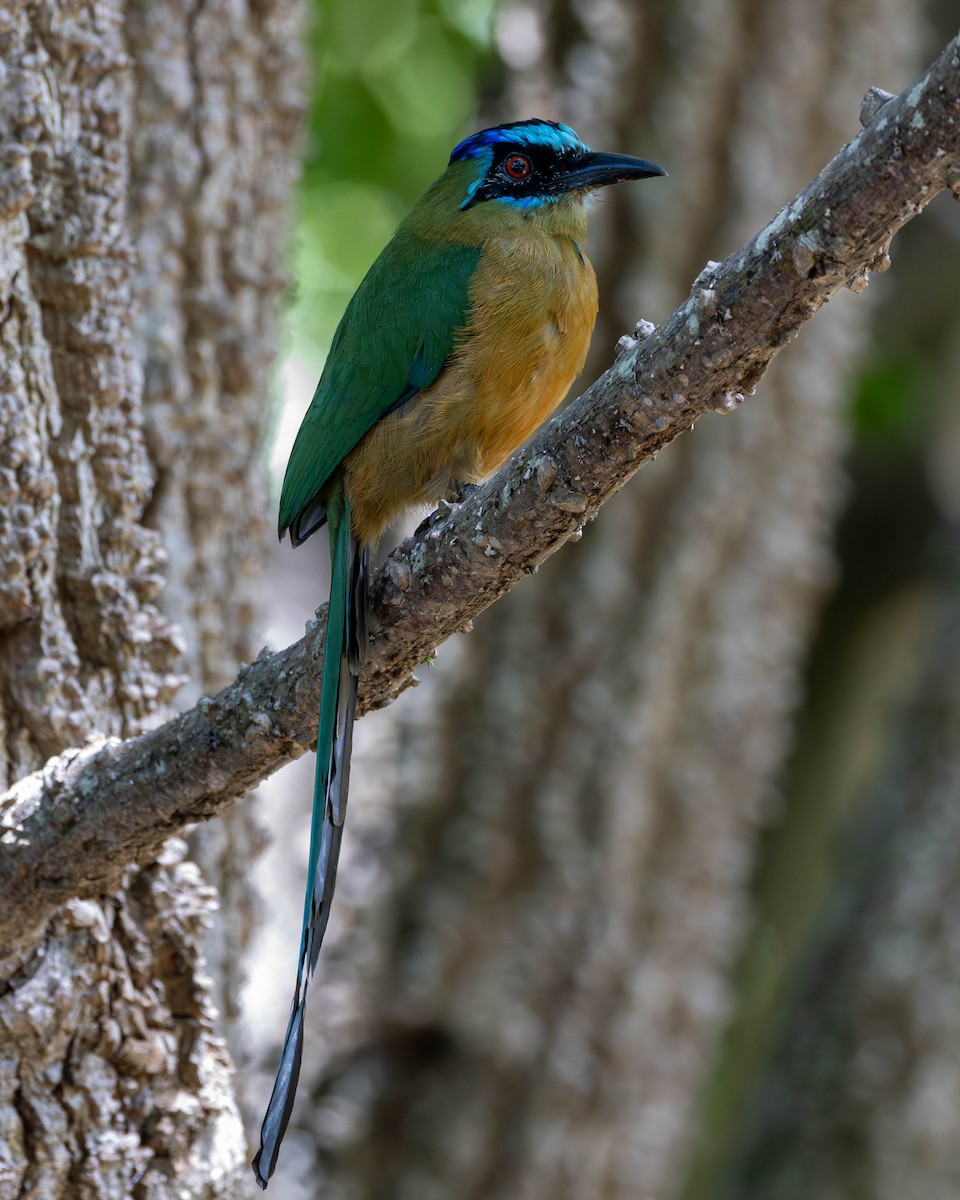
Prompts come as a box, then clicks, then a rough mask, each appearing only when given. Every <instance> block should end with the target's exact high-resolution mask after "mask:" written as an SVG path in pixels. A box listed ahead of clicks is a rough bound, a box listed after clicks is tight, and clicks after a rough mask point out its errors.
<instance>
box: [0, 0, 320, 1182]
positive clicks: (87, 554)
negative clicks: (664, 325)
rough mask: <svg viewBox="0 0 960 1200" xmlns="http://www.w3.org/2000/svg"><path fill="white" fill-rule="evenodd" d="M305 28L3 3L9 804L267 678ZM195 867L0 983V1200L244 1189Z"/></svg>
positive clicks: (1, 622) (239, 6)
mask: <svg viewBox="0 0 960 1200" xmlns="http://www.w3.org/2000/svg"><path fill="white" fill-rule="evenodd" d="M298 16H299V13H298V9H297V6H296V4H294V3H283V2H280V0H278V2H276V3H259V4H255V5H247V4H243V3H229V2H227V0H224V2H222V3H217V2H215V3H208V4H205V5H203V6H202V7H200V8H196V9H194V7H192V6H186V5H183V4H180V3H175V2H173V0H171V2H169V3H164V2H161V3H154V2H152V0H150V2H148V0H142V2H139V0H132V2H130V3H126V4H125V3H120V2H119V0H117V2H111V0H102V2H96V3H79V2H75V0H64V2H62V3H60V2H57V3H50V4H44V5H34V4H28V3H8V4H6V5H4V6H2V7H0V68H2V69H0V314H2V319H0V344H2V367H0V370H2V385H0V396H2V404H3V443H2V460H0V480H2V489H3V497H2V509H0V541H2V550H0V560H2V564H3V577H2V580H0V675H2V679H3V687H2V689H0V729H2V750H3V753H2V758H0V771H2V776H3V780H4V784H5V785H7V784H9V783H10V782H12V781H14V780H15V779H17V778H18V777H20V776H22V775H23V774H25V773H27V772H29V771H31V770H33V769H35V768H36V767H38V766H39V765H41V764H42V763H43V761H44V760H45V759H46V758H47V757H48V756H50V755H53V754H56V753H58V752H60V751H61V750H62V749H63V748H64V747H66V746H71V745H73V746H77V745H83V743H84V741H85V740H86V739H87V738H90V737H96V736H102V735H114V736H119V737H129V736H131V735H134V734H136V733H137V732H139V731H141V730H143V729H145V728H149V727H151V726H152V725H155V724H156V723H158V722H159V721H161V720H163V719H165V718H166V717H168V716H169V715H170V712H171V705H172V704H173V703H174V697H175V693H176V692H177V691H178V689H179V688H180V686H181V684H182V683H183V680H184V678H185V676H186V675H189V677H190V679H191V683H192V686H193V687H194V688H195V689H206V688H209V687H213V686H216V685H218V684H220V683H222V682H223V681H224V680H225V678H227V677H228V676H229V675H231V674H232V673H233V672H234V671H235V669H236V666H237V662H238V660H239V659H240V657H241V656H243V655H244V654H245V653H249V646H250V641H251V637H252V602H251V596H252V579H253V575H254V566H255V563H256V560H257V557H258V555H259V549H258V544H257V534H258V531H259V530H260V528H261V520H262V513H263V510H264V498H263V493H264V489H263V485H262V483H261V481H260V478H259V474H258V467H257V463H258V460H259V455H260V447H261V444H262V439H263V432H264V424H265V414H266V391H267V368H268V366H269V363H270V360H271V356H272V354H273V353H274V349H275V345H276V312H277V307H278V301H277V292H278V288H279V286H280V283H281V279H280V275H279V272H278V266H277V264H278V263H279V262H280V261H281V257H282V253H283V225H284V221H283V217H284V209H285V205H286V200H287V196H288V192H289V188H290V183H291V181H292V179H293V174H294V172H293V164H294V162H295V149H296V147H295V131H296V124H297V118H298V115H299V111H300V107H301V101H300V95H299V83H298V80H299V75H300V73H299V51H298V48H297V47H298V33H299V27H298ZM188 698H189V695H188ZM184 853H185V847H184V845H183V844H182V843H180V842H176V841H174V842H171V843H170V844H169V846H168V848H167V850H166V851H165V852H164V853H163V855H162V856H161V858H160V860H159V861H158V862H157V863H156V864H154V865H152V866H148V867H147V868H145V869H143V870H140V871H134V870H131V871H129V872H128V873H127V875H126V877H125V878H124V880H123V887H122V890H120V891H118V892H117V893H116V894H114V895H110V896H105V897H102V898H99V899H90V900H87V901H84V902H79V901H78V902H74V903H70V904H68V905H67V906H66V907H65V908H64V909H63V910H62V911H61V912H60V913H58V914H57V915H55V916H54V918H53V919H52V920H51V921H50V922H49V924H48V925H47V927H46V929H45V932H44V936H43V938H42V940H41V941H40V942H39V943H38V944H36V945H34V946H33V947H32V948H31V949H30V950H28V951H26V952H24V953H21V954H14V953H11V954H10V955H9V956H8V957H6V958H4V959H3V960H2V964H0V972H2V974H0V1030H2V1034H0V1064H2V1085H0V1086H2V1094H0V1196H2V1197H4V1198H6V1197H14V1196H27V1195H29V1196H36V1197H41V1196H42V1197H44V1198H47V1197H49V1198H53V1197H61V1196H62V1197H70V1198H71V1200H72V1198H74V1197H86V1196H89V1197H93V1196H96V1197H122V1196H127V1195H130V1194H131V1193H132V1191H133V1189H134V1185H135V1184H136V1194H137V1195H138V1196H144V1197H146V1196H150V1197H160V1196H173V1195H190V1196H197V1197H199V1196H209V1197H214V1196H227V1195H233V1194H234V1193H235V1187H236V1183H237V1179H238V1176H239V1173H241V1172H242V1171H243V1169H244V1165H245V1144H244V1139H243V1131H242V1127H241V1124H240V1121H239V1117H238V1113H237V1109H236V1105H235V1102H234V1099H233V1081H232V1067H231V1064H230V1061H229V1057H228V1055H227V1053H226V1051H225V1048H224V1044H223V1042H222V1040H221V1039H220V1038H219V1037H218V1036H216V1035H215V1033H214V1024H213V1023H214V1017H215V1007H214V1003H213V997H212V994H213V988H212V983H211V980H210V978H209V976H208V975H207V972H206V967H205V964H204V960H203V956H202V952H201V947H202V944H203V939H204V935H205V931H206V929H207V927H208V926H209V925H210V922H211V919H212V914H213V911H214V909H215V907H216V894H215V892H214V891H213V889H212V888H210V887H209V886H208V885H207V884H205V883H204V881H203V879H202V878H201V876H200V874H199V872H198V870H197V868H196V867H195V866H194V865H193V864H192V863H190V862H187V861H185V859H184ZM240 907H241V906H238V908H240Z"/></svg>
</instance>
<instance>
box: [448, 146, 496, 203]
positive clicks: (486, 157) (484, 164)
mask: <svg viewBox="0 0 960 1200" xmlns="http://www.w3.org/2000/svg"><path fill="white" fill-rule="evenodd" d="M460 145H461V146H462V145H463V143H462V142H461V143H460ZM481 156H482V161H481V162H480V169H479V170H478V171H477V177H476V179H474V181H473V183H471V184H470V186H469V187H468V188H467V194H466V195H465V196H464V198H463V202H462V203H461V205H460V207H461V208H466V207H467V205H468V204H469V203H470V201H471V200H472V199H473V196H474V192H476V190H477V188H478V187H479V186H480V184H481V183H483V181H484V179H485V178H486V176H487V171H488V170H489V169H490V164H491V163H492V162H493V151H492V150H491V149H490V147H489V146H479V147H478V148H477V149H476V150H475V151H474V152H473V153H472V154H471V155H470V157H471V158H481ZM462 157H466V155H463V156H462ZM450 161H451V162H453V159H452V158H451V159H450Z"/></svg>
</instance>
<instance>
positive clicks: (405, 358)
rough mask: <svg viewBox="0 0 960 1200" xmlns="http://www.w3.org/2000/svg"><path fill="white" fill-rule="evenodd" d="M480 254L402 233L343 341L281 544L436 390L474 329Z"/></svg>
mask: <svg viewBox="0 0 960 1200" xmlns="http://www.w3.org/2000/svg"><path fill="white" fill-rule="evenodd" d="M479 260H480V248H479V247H477V246H462V245H457V244H451V243H432V242H428V241H425V240H424V239H423V238H420V237H418V236H416V235H415V234H413V233H411V232H410V231H409V230H407V229H405V228H403V227H401V228H400V229H398V230H397V232H396V233H395V234H394V236H393V238H392V239H391V241H390V242H389V243H388V244H387V246H386V247H385V248H384V250H383V251H382V253H381V254H380V256H379V258H378V259H377V260H376V262H375V263H374V264H373V266H372V267H371V268H370V270H369V271H368V272H367V274H366V276H365V277H364V279H363V282H362V283H361V284H360V286H359V288H358V289H357V291H356V293H355V294H354V297H353V299H352V300H351V301H350V303H349V304H348V305H347V310H346V312H345V313H344V314H343V318H342V319H341V321H340V324H339V326H338V327H337V332H336V333H335V334H334V338H333V344H332V346H331V347H330V354H329V356H328V358H327V364H326V366H325V367H324V370H323V374H322V376H321V377H320V382H319V383H318V384H317V390H316V392H315V393H314V396H313V401H312V402H311V404H310V408H309V409H308V410H307V413H306V416H305V417H304V418H303V424H302V425H301V426H300V432H299V433H298V434H297V438H296V441H295V442H294V445H293V450H292V451H291V453H290V461H289V462H288V463H287V472H286V475H285V476H284V480H283V491H282V493H281V496H280V521H279V527H280V536H281V537H282V536H283V534H284V531H285V530H286V529H287V528H288V527H289V526H290V525H292V524H294V522H295V521H296V520H297V518H298V517H299V516H300V515H301V513H303V512H304V510H305V509H307V508H309V507H310V506H311V505H312V504H313V502H314V501H315V500H316V498H317V497H318V496H319V495H320V494H321V492H323V491H324V489H325V487H326V485H327V483H328V481H329V480H330V477H331V476H332V475H333V474H334V472H335V471H336V469H337V467H339V465H340V463H341V462H342V461H343V459H344V458H345V457H346V456H347V455H348V454H349V453H350V451H351V450H352V449H353V448H354V446H356V444H357V443H358V442H359V441H360V439H361V438H362V437H363V436H364V434H366V433H367V432H368V431H369V430H370V429H371V428H372V427H373V426H374V425H375V424H376V422H377V421H378V420H380V418H381V417H383V416H384V415H385V414H386V413H388V412H390V410H391V409H392V408H394V407H395V406H396V405H398V404H402V403H403V402H404V401H405V400H408V399H410V398H411V397H412V396H414V395H415V394H416V393H417V392H418V391H420V390H422V389H424V388H427V387H429V386H430V384H431V383H433V381H434V380H435V379H436V377H437V376H438V375H439V374H440V371H441V369H442V367H443V364H444V362H445V361H446V359H447V358H448V357H449V355H450V354H451V352H452V351H453V350H454V349H455V348H456V344H457V334H458V332H459V331H460V330H461V329H462V328H463V326H464V324H465V322H466V315H467V310H468V308H469V299H468V291H469V287H470V280H471V278H472V277H473V273H474V271H475V270H476V268H477V263H478V262H479Z"/></svg>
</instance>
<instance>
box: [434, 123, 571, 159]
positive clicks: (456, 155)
mask: <svg viewBox="0 0 960 1200" xmlns="http://www.w3.org/2000/svg"><path fill="white" fill-rule="evenodd" d="M504 142H508V143H510V144H511V145H518V146H529V147H531V148H534V147H537V146H543V147H547V148H549V149H552V150H555V151H556V152H557V153H562V152H563V151H570V150H580V151H583V152H587V151H589V149H590V148H589V146H585V145H584V144H583V142H581V141H580V139H579V138H578V137H577V135H576V133H575V132H574V131H573V130H572V129H571V128H570V126H569V125H560V124H557V123H555V122H553V121H541V120H532V121H516V122H514V123H512V124H509V125H497V126H495V127H494V128H493V129H481V130H480V132H479V133H474V134H472V135H471V136H470V137H468V138H464V140H463V141H462V142H461V143H460V144H459V145H458V146H455V147H454V150H453V153H452V154H451V155H450V161H451V162H459V161H460V160H461V159H464V158H474V157H475V156H477V155H479V154H482V153H483V152H484V151H485V150H489V147H491V146H495V145H502V144H503V143H504Z"/></svg>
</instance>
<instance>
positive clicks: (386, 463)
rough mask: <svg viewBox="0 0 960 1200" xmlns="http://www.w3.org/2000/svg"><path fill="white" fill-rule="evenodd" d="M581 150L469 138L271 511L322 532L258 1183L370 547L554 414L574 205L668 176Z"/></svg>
mask: <svg viewBox="0 0 960 1200" xmlns="http://www.w3.org/2000/svg"><path fill="white" fill-rule="evenodd" d="M665 174H666V171H664V169H663V168H662V167H659V166H657V164H656V163H652V162H647V161H646V160H644V159H641V158H631V157H630V156H628V155H623V154H601V153H594V152H593V151H592V150H590V149H589V147H587V146H585V145H584V144H583V142H581V140H580V139H579V138H578V137H577V135H576V134H575V133H574V131H573V130H572V129H570V128H569V127H568V126H566V125H560V124H557V123H555V122H553V121H543V120H537V119H535V120H528V121H516V122H513V123H511V124H508V125H498V126H496V127H495V128H493V129H484V130H481V131H480V132H479V133H475V134H473V135H472V136H471V137H468V138H466V139H465V140H464V141H462V142H461V143H460V144H459V145H458V146H456V147H455V149H454V150H453V153H452V154H451V155H450V162H449V164H448V165H447V169H446V171H445V172H444V173H443V174H442V175H441V176H440V178H439V179H437V180H436V182H435V183H433V184H432V185H431V186H430V187H429V188H428V189H427V191H426V193H425V195H424V196H423V197H422V198H421V199H420V200H419V201H418V202H417V204H416V205H415V206H414V208H413V210H412V211H411V212H410V214H409V216H407V217H406V219H405V220H404V221H402V222H401V224H400V226H399V227H398V229H397V231H396V233H394V235H393V237H392V239H391V240H390V242H389V243H388V244H387V246H386V248H385V249H384V250H383V252H382V253H381V254H380V256H379V258H378V259H377V260H376V262H375V263H374V264H373V266H372V267H371V268H370V270H369V272H368V273H367V275H366V277H365V278H364V280H363V282H362V283H361V284H360V287H359V288H358V289H357V292H356V294H355V295H354V297H353V299H352V300H351V301H350V303H349V304H348V306H347V309H346V312H345V313H344V315H343V318H342V320H341V321H340V325H339V327H338V328H337V331H336V333H335V335H334V338H333V343H332V345H331V347H330V354H329V356H328V358H327V362H326V366H325V367H324V370H323V374H322V376H321V378H320V382H319V384H318V385H317V390H316V392H315V393H314V397H313V401H312V402H311V404H310V407H309V409H308V410H307V413H306V415H305V416H304V418H303V424H302V425H301V426H300V431H299V433H298V434H297V438H296V441H295V442H294V446H293V450H292V452H291V454H290V461H289V463H288V465H287V471H286V475H285V477H284V480H283V489H282V493H281V497H280V519H279V532H280V537H281V538H282V537H283V535H284V534H285V533H286V532H287V531H288V530H289V532H290V538H291V541H292V542H293V544H294V546H299V545H300V544H301V543H302V542H304V541H306V539H307V538H308V537H310V535H311V534H313V533H315V532H316V531H317V530H318V529H319V528H320V527H321V526H322V525H323V524H324V523H326V525H327V531H328V535H329V540H330V561H331V575H332V578H331V584H330V602H329V607H328V609H327V623H326V630H325V634H324V644H323V666H322V677H321V700H320V724H319V729H318V732H317V767H316V782H315V787H314V798H313V823H312V828H311V833H310V854H309V868H308V870H309V874H308V878H307V894H306V901H305V906H304V914H303V930H302V935H301V941H300V958H299V962H298V964H297V980H296V988H295V991H294V996H293V1005H292V1009H291V1013H290V1021H289V1024H288V1026H287V1032H286V1036H285V1038H284V1042H283V1049H282V1052H281V1056H280V1066H279V1069H278V1072H277V1079H276V1083H275V1084H274V1087H273V1093H272V1095H271V1097H270V1102H269V1104H268V1106H267V1111H266V1115H265V1117H264V1120H263V1127H262V1129H261V1131H260V1150H259V1151H258V1153H257V1156H256V1158H255V1159H254V1160H253V1169H254V1173H255V1175H256V1178H257V1183H258V1184H259V1185H260V1187H262V1188H265V1187H266V1186H267V1181H268V1180H269V1178H270V1176H271V1175H272V1174H273V1170H274V1167H275V1166H276V1161H277V1154H278V1151H279V1148H280V1141H281V1139H282V1138H283V1134H284V1131H285V1129H286V1127H287V1122H288V1120H289V1118H290V1111H291V1108H292V1106H293V1098H294V1092H295V1090H296V1084H297V1077H298V1075H299V1072H300V1058H301V1053H302V1048H303V1020H304V1007H305V1003H306V997H307V989H308V986H309V983H310V979H311V977H312V975H313V972H314V969H315V967H316V963H317V955H318V954H319V951H320V943H321V940H322V938H323V934H324V931H325V929H326V926H327V920H328V918H329V915H330V902H331V899H332V896H333V888H334V881H335V877H336V870H337V858H338V854H339V850H340V841H341V838H342V835H343V819H344V812H345V809H346V803H347V786H348V781H349V773H350V747H351V737H352V729H353V720H354V713H355V709H356V700H357V679H358V675H359V672H360V668H361V665H362V663H363V660H364V655H365V652H366V644H367V575H368V567H369V557H370V550H371V548H372V547H374V546H376V544H377V542H378V541H379V538H380V536H381V534H382V533H383V531H384V530H385V529H386V527H387V526H388V525H389V524H390V523H391V522H392V521H393V520H395V519H396V518H397V517H398V516H400V515H401V514H402V513H403V512H404V511H405V510H407V509H409V508H411V507H415V506H422V505H427V504H435V503H437V502H438V501H439V500H440V499H441V498H442V497H444V496H446V495H449V494H450V493H451V490H452V489H453V488H454V487H455V486H456V485H459V484H463V483H466V484H470V483H478V482H480V481H481V480H482V479H484V478H485V477H486V476H487V475H489V474H490V473H491V472H493V471H495V470H496V468H497V467H499V466H500V464H501V463H503V462H504V461H505V459H506V458H507V457H508V456H509V455H510V454H511V453H512V452H513V451H514V450H515V449H516V448H517V447H518V446H519V445H520V444H521V443H522V442H524V441H525V440H526V439H527V438H528V437H529V436H530V434H531V433H532V432H533V431H534V429H536V427H537V426H538V425H539V424H540V423H541V422H542V421H543V420H544V419H545V418H546V417H547V416H548V415H549V414H550V413H551V412H553V410H554V409H555V408H556V406H557V405H558V404H559V403H560V401H561V400H562V399H563V397H564V395H565V394H566V392H567V390H568V388H569V387H570V384H571V383H572V382H573V380H574V378H575V376H576V375H577V374H578V373H579V372H580V370H581V368H582V367H583V364H584V360H585V359H586V356H587V350H588V348H589V345H590V336H591V334H592V332H593V326H594V322H595V321H596V316H597V281H596V276H595V275H594V272H593V268H592V267H591V266H590V263H589V262H588V260H587V256H586V254H585V253H584V245H585V242H586V233H587V227H586V226H587V201H588V199H589V198H590V196H591V194H592V193H593V192H594V191H595V190H596V189H597V188H601V187H605V186H606V185H608V184H612V183H620V182H622V181H625V180H630V179H645V178H648V177H650V176H654V175H665Z"/></svg>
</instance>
